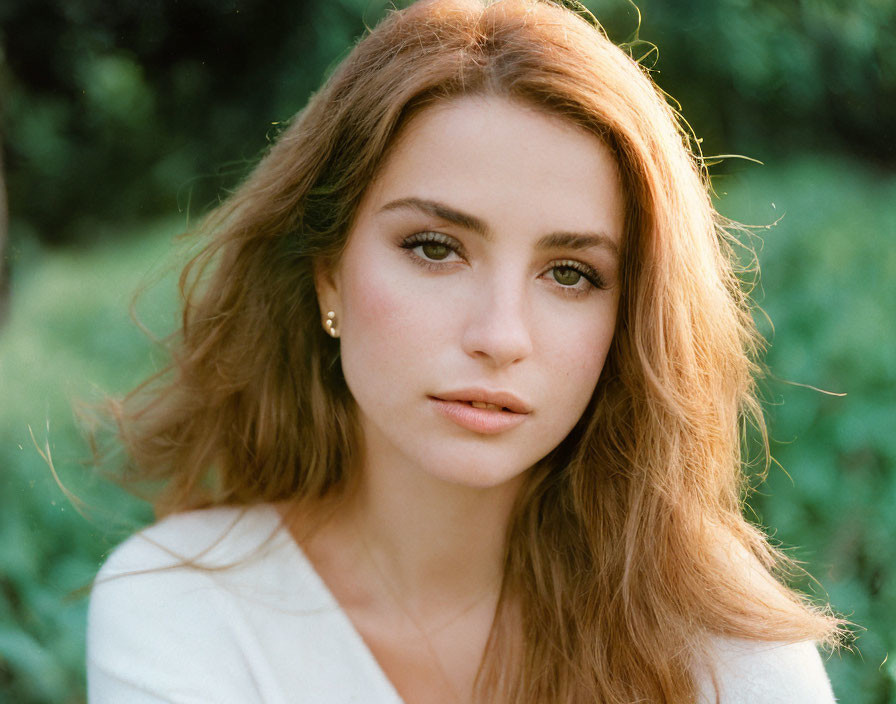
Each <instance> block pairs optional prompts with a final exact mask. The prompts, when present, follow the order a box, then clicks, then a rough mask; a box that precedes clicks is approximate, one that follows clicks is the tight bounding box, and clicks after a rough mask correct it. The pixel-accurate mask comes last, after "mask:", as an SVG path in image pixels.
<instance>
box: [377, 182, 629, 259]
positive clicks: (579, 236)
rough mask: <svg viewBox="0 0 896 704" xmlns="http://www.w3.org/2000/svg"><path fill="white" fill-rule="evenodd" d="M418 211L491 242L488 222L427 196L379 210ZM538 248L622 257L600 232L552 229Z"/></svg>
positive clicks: (398, 201)
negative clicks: (597, 251)
mask: <svg viewBox="0 0 896 704" xmlns="http://www.w3.org/2000/svg"><path fill="white" fill-rule="evenodd" d="M403 209H409V210H417V211H420V212H423V213H426V214H427V215H431V216H433V217H436V218H439V219H440V220H444V221H446V222H450V223H452V224H454V225H458V226H459V227H462V228H464V229H465V230H470V231H471V232H475V233H476V234H477V235H479V236H480V237H482V238H483V239H485V240H486V241H489V240H491V239H492V236H491V232H490V230H489V227H488V225H486V224H485V221H483V220H481V219H480V218H477V217H476V216H475V215H470V214H469V213H464V212H462V211H460V210H457V209H456V208H452V207H451V206H449V205H446V204H444V203H439V202H438V201H434V200H427V199H424V198H413V197H411V198H399V199H397V200H393V201H390V202H388V203H386V205H384V206H383V207H382V208H380V209H379V212H381V213H382V212H384V211H390V210H403ZM535 247H536V249H590V248H592V247H600V248H602V249H606V250H609V251H610V253H612V254H613V255H615V256H617V257H618V256H619V246H618V245H617V244H616V242H615V240H614V239H613V238H612V237H609V236H608V235H605V234H603V233H601V232H565V231H564V232H552V233H551V234H549V235H545V236H544V237H542V238H541V239H539V240H538V242H536V243H535Z"/></svg>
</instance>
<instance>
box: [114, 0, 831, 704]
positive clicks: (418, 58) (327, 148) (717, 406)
mask: <svg viewBox="0 0 896 704" xmlns="http://www.w3.org/2000/svg"><path fill="white" fill-rule="evenodd" d="M467 95H486V96H498V97H502V98H506V99H508V100H511V101H516V102H518V103H520V104H524V105H526V106H530V107H534V108H537V109H538V110H542V111H544V112H546V113H548V114H550V115H553V116H557V117H559V118H561V119H563V120H567V121H569V122H571V123H574V124H576V125H578V126H580V127H581V128H584V129H585V130H588V131H589V132H591V133H593V134H594V135H596V136H597V137H599V138H600V139H601V140H602V141H603V143H604V144H606V145H607V146H608V147H609V149H610V150H611V151H612V153H613V154H614V156H615V158H616V161H617V163H618V166H619V173H620V175H621V179H622V184H623V189H624V191H625V196H626V200H627V208H626V223H625V241H624V247H623V253H622V270H621V285H622V291H621V298H620V309H619V315H618V322H617V329H616V331H615V336H614V341H613V343H612V347H611V350H610V353H609V355H608V357H607V361H606V364H605V367H604V369H603V372H602V374H601V377H600V380H599V382H598V385H597V388H596V390H595V392H594V396H593V398H592V400H591V402H590V404H589V406H588V409H587V410H586V412H585V414H584V415H583V417H582V418H581V420H580V421H579V423H578V424H577V425H576V427H575V428H574V429H573V431H572V432H571V433H570V435H569V436H568V437H567V438H566V439H565V440H564V441H563V442H562V443H561V444H560V446H558V447H557V448H556V449H555V450H554V451H552V452H551V453H550V454H549V455H548V456H547V457H545V458H544V459H543V460H542V461H540V462H539V463H538V464H537V466H535V467H533V468H532V469H531V470H530V472H529V473H528V475H527V483H526V485H525V488H524V491H522V492H521V494H520V496H519V497H518V500H517V504H516V506H515V509H514V512H513V514H512V518H511V524H510V526H509V530H508V538H507V546H506V560H505V568H504V583H503V587H502V594H501V598H500V600H499V604H498V610H497V613H496V616H495V621H494V624H493V627H492V633H491V637H490V639H489V642H488V645H487V647H486V652H485V655H484V658H483V662H482V665H481V668H480V672H479V677H478V679H477V696H478V698H479V699H480V700H481V701H489V702H495V701H503V702H539V703H540V704H549V703H555V704H574V703H577V702H589V703H591V702H595V701H599V702H605V703H616V702H618V703H623V702H624V703H626V704H630V703H631V702H635V701H649V702H692V701H694V697H695V676H694V673H695V671H696V668H698V667H699V666H700V663H701V662H705V659H706V657H707V655H708V653H709V651H710V650H711V648H712V639H713V638H716V637H725V636H727V637H735V638H745V639H755V640H768V641H798V640H806V639H815V640H817V641H821V642H828V643H832V642H833V641H834V639H835V637H836V636H837V633H838V629H839V627H840V622H839V621H837V620H836V619H835V618H833V617H831V616H830V615H829V614H828V612H827V611H826V610H825V609H823V608H818V607H814V606H812V605H811V604H810V603H809V602H808V601H807V600H805V599H804V598H803V597H802V596H800V595H798V594H797V593H795V592H792V591H790V590H789V589H787V588H786V587H785V586H783V584H782V583H781V582H780V581H779V580H778V579H777V578H776V577H775V576H773V575H775V574H777V571H778V570H779V569H780V568H781V566H782V565H785V566H786V565H787V564H788V563H787V560H786V558H785V557H784V556H782V555H781V554H780V553H779V552H777V551H776V550H775V549H774V548H773V547H771V546H770V545H769V543H768V541H767V540H766V539H765V536H764V535H763V534H762V533H761V532H760V531H759V530H757V529H755V528H754V527H752V526H751V525H750V524H748V523H747V522H746V521H745V520H744V518H743V517H742V513H741V508H742V501H743V497H744V492H745V488H746V486H745V479H744V472H743V465H744V461H743V454H744V448H743V445H744V432H745V430H744V429H745V427H746V426H747V425H749V424H753V425H755V426H757V427H758V428H759V434H760V436H762V437H764V425H763V419H762V412H761V409H760V407H759V403H758V401H757V396H756V389H755V378H756V375H757V373H758V371H759V369H758V367H757V362H756V359H757V355H758V354H759V352H760V351H761V348H762V341H761V339H760V337H759V336H758V334H757V331H756V329H755V327H754V324H753V321H752V316H751V311H750V302H749V299H748V296H747V294H746V293H745V289H744V286H743V285H742V282H741V281H740V279H739V277H738V275H737V267H736V265H735V256H734V253H733V251H732V241H733V239H732V237H731V235H730V234H729V232H728V231H727V230H728V229H730V223H727V222H726V221H724V220H723V219H722V218H721V217H720V216H718V215H717V214H716V213H715V211H714V209H713V206H712V202H711V199H710V195H709V181H708V176H707V173H706V170H705V168H704V164H703V161H702V159H701V158H700V155H699V152H698V151H696V149H695V148H694V147H693V146H692V144H693V142H692V140H691V139H690V138H689V136H688V132H687V131H686V130H685V129H684V128H683V126H682V122H681V120H680V118H679V116H678V115H677V113H676V112H675V110H673V109H672V108H671V107H670V105H669V104H668V103H667V101H666V99H665V97H664V94H663V93H662V92H661V91H660V90H659V89H658V88H657V87H656V86H655V85H654V83H653V82H652V80H651V79H650V77H649V76H648V74H647V72H646V71H645V70H644V69H643V68H642V67H641V66H639V64H638V63H637V62H636V61H634V60H633V59H632V58H631V57H630V56H629V55H628V54H627V53H626V52H625V51H623V50H622V49H620V48H619V47H617V46H615V45H614V44H613V43H612V42H611V41H609V40H608V38H607V37H606V36H605V34H604V33H603V31H602V30H601V29H600V27H599V26H593V25H592V24H589V22H587V21H585V20H584V19H583V17H582V16H580V15H579V14H577V13H575V12H573V11H570V10H569V9H566V8H564V7H562V6H561V5H560V4H556V3H553V2H548V1H546V0H498V1H496V2H491V3H489V2H483V0H431V1H427V2H419V3H416V4H413V5H411V6H410V7H408V8H406V9H404V10H395V11H392V12H391V13H390V14H389V15H388V16H387V17H386V18H385V19H384V20H383V21H382V22H381V23H380V24H379V25H378V26H377V27H376V28H375V29H373V30H372V31H370V32H369V33H368V34H367V35H366V36H365V37H364V38H363V39H362V40H361V41H360V42H359V43H358V44H357V45H356V46H355V47H354V49H353V51H352V52H351V53H350V54H349V55H348V56H347V57H346V58H345V60H344V61H342V63H341V64H340V65H339V66H338V68H337V69H336V70H335V72H334V73H333V75H332V76H331V77H330V78H329V79H328V80H327V82H326V83H325V85H324V86H323V88H322V89H321V90H320V91H319V92H318V93H317V94H315V95H314V96H313V97H312V98H311V100H310V102H309V103H308V105H307V107H306V108H305V109H304V110H302V111H301V112H300V113H299V114H298V115H297V116H296V117H295V119H294V120H293V121H292V123H291V124H290V125H289V127H288V128H287V129H285V130H284V131H283V133H282V134H281V135H280V136H279V138H278V139H277V140H276V142H275V144H274V145H273V146H272V147H271V148H270V149H269V151H268V152H267V154H266V155H265V156H264V158H263V159H262V160H261V162H260V163H259V164H258V166H257V167H256V168H255V170H254V171H253V172H252V174H251V175H250V176H249V177H248V178H247V179H246V181H245V182H244V183H243V184H242V185H241V186H240V187H239V188H238V189H237V190H236V191H235V192H234V193H233V194H232V195H231V196H230V197H229V198H228V199H227V200H226V201H225V202H224V203H223V204H222V205H221V206H220V207H218V208H217V209H216V210H215V211H213V212H212V213H211V214H210V215H209V216H208V217H207V218H206V219H205V220H204V222H203V223H202V224H201V225H200V227H199V228H198V229H199V231H200V234H201V236H203V237H206V238H207V242H206V243H205V245H204V249H203V250H202V251H201V252H200V253H199V254H198V256H196V257H195V258H194V259H193V260H191V262H190V263H189V265H188V266H187V268H186V269H185V271H184V272H183V275H182V277H181V290H182V293H183V316H182V322H181V325H180V329H179V331H178V332H177V334H176V335H174V336H173V337H172V338H171V340H170V353H171V364H170V367H169V368H168V369H167V370H165V371H164V372H163V373H162V374H160V375H157V376H156V377H154V378H152V379H151V380H149V381H148V382H146V383H144V384H143V385H141V386H140V387H138V389H136V390H135V391H134V392H132V393H131V394H130V395H129V396H127V397H126V398H125V399H123V400H122V401H120V402H115V403H113V404H111V406H110V409H111V412H112V416H113V418H114V419H115V421H116V422H117V432H118V435H119V437H120V439H121V441H122V442H123V444H124V447H125V449H126V452H127V455H128V459H127V461H126V467H125V468H124V471H123V476H124V478H125V480H126V481H129V482H138V481H150V482H155V483H158V484H160V486H161V490H160V491H159V492H158V493H157V494H156V495H155V503H156V509H157V513H158V514H160V515H164V514H167V513H171V512H175V511H180V510H185V509H188V508H198V507H205V506H212V505H221V504H242V505H248V504H253V503H258V502H274V501H286V502H293V503H298V502H309V501H310V502H315V501H322V500H324V499H327V500H329V499H330V498H333V497H337V498H338V497H339V496H340V495H342V492H344V491H345V490H346V488H347V487H348V486H350V485H351V483H352V478H353V476H356V475H357V473H358V472H359V471H360V466H361V462H360V461H359V458H360V449H361V447H362V438H360V437H358V433H359V430H358V423H357V420H356V409H355V405H354V403H355V402H354V401H353V399H352V397H351V395H350V393H349V392H348V389H347V387H346V385H345V381H344V379H343V377H342V373H341V369H340V365H339V358H338V344H339V343H338V341H337V340H334V339H331V338H330V337H329V336H328V335H327V334H326V333H325V332H324V330H323V328H322V325H321V318H320V310H319V306H318V301H317V298H316V294H315V288H314V268H315V267H316V266H330V265H333V264H335V263H337V262H338V261H339V257H340V254H341V252H342V250H343V248H344V246H345V244H346V239H347V237H348V236H349V234H350V231H351V226H352V221H353V217H354V215H355V212H356V210H357V208H358V204H359V201H360V199H361V197H362V195H363V194H364V192H365V189H366V188H367V186H368V184H370V183H371V181H372V179H373V178H374V177H375V175H376V173H377V170H378V169H379V168H380V167H381V165H382V164H383V162H384V159H385V158H386V156H387V155H388V152H389V148H390V145H392V144H393V142H394V140H395V138H396V135H397V134H398V132H399V131H400V130H401V129H402V127H403V126H404V125H406V124H407V123H408V122H409V121H410V120H412V119H413V118H414V115H415V114H417V113H419V112H420V111H421V110H425V109H426V108H427V107H428V106H430V105H433V104H437V103H440V102H444V101H450V100H453V99H456V98H458V97H460V96H467Z"/></svg>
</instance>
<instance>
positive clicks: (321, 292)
mask: <svg viewBox="0 0 896 704" xmlns="http://www.w3.org/2000/svg"><path fill="white" fill-rule="evenodd" d="M334 269H335V268H334V267H333V266H332V264H330V263H329V262H325V261H324V260H322V259H317V260H315V262H314V265H313V271H314V290H315V292H316V293H317V303H318V305H319V306H320V314H321V315H322V316H326V314H327V312H328V311H331V310H337V308H338V307H339V300H340V299H339V286H338V284H337V276H336V272H335V270H334Z"/></svg>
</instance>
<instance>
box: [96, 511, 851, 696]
mask: <svg viewBox="0 0 896 704" xmlns="http://www.w3.org/2000/svg"><path fill="white" fill-rule="evenodd" d="M185 559H186V560H193V561H194V562H195V563H196V564H198V565H201V566H202V567H203V569H197V568H191V567H189V566H183V565H182V563H183V562H184V560H185ZM231 565H232V566H231ZM209 566H211V567H220V568H221V569H218V570H209V569H204V568H207V567H209ZM714 660H715V663H714V664H715V668H716V673H717V681H718V683H719V685H720V690H721V695H722V698H721V702H722V704H740V703H743V704H748V703H749V704H778V703H780V704H830V703H832V702H834V696H833V693H832V692H831V686H830V682H829V681H828V678H827V675H826V674H825V672H824V667H823V666H822V662H821V658H820V657H819V655H818V652H817V651H816V649H815V647H814V645H813V644H812V643H799V644H795V645H780V644H762V643H746V642H743V643H742V642H735V641H720V642H719V645H718V648H717V651H716V657H715V658H714ZM700 689H701V697H700V702H706V703H709V702H714V701H715V699H714V693H713V689H712V686H711V684H710V682H709V679H708V677H704V678H701V681H700ZM87 690H88V701H89V702H90V704H107V703H112V702H114V703H116V704H118V703H120V702H127V703H128V704H159V703H161V702H168V703H176V704H194V703H195V704H198V703H200V702H202V703H203V704H208V703H211V702H214V703H215V704H250V703H253V702H259V703H261V702H264V703H265V704H286V703H287V702H295V703H300V704H349V702H355V703H357V704H361V703H363V704H403V703H402V700H401V697H399V695H398V693H397V692H396V691H395V688H394V687H393V686H392V683H391V682H390V681H389V680H388V678H387V677H386V675H385V674H384V673H383V671H382V669H381V668H380V666H379V664H378V663H377V661H376V659H375V658H374V656H373V654H372V653H371V651H370V649H369V648H368V647H367V645H366V644H365V643H364V641H363V639H362V638H361V636H360V634H359V633H358V631H357V630H356V629H355V628H354V626H353V625H352V623H351V621H350V620H349V618H348V616H347V615H346V614H345V612H344V611H343V610H342V609H341V608H340V607H339V604H338V603H337V602H336V599H335V598H334V597H333V595H332V594H331V593H330V591H329V590H328V589H327V587H326V585H325V584H324V582H323V580H322V579H321V578H320V576H319V575H318V574H317V572H315V570H314V567H313V566H312V565H311V563H310V562H309V561H308V559H307V557H305V555H304V553H303V552H302V551H301V549H300V548H299V546H298V545H297V544H296V542H295V541H294V540H293V538H292V536H291V535H290V533H289V532H288V531H287V530H285V529H284V528H283V527H282V525H281V523H280V516H279V514H278V512H277V511H276V509H275V508H274V507H273V506H270V505H259V506H254V507H251V508H249V509H237V508H214V509H207V510H203V511H193V512H189V513H182V514H177V515H174V516H170V517H168V518H166V519H164V520H162V521H161V522H159V523H157V524H155V525H153V526H151V527H149V528H147V529H146V530H143V531H141V532H140V533H138V534H137V535H135V536H133V537H131V538H130V539H128V540H127V541H125V542H124V543H123V544H122V545H121V546H119V547H118V548H117V549H116V550H115V551H113V553H112V555H111V556H110V557H109V559H108V560H107V561H106V563H105V565H104V566H103V568H102V570H101V571H100V573H99V575H98V576H97V579H96V581H95V583H94V587H93V593H92V595H91V599H90V610H89V616H88V629H87Z"/></svg>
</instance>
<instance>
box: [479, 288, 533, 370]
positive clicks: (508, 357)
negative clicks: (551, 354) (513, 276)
mask: <svg viewBox="0 0 896 704" xmlns="http://www.w3.org/2000/svg"><path fill="white" fill-rule="evenodd" d="M521 289H522V287H521V286H513V285H508V284H506V283H504V284H502V283H501V282H499V281H496V280H492V281H491V282H490V284H489V285H485V286H482V287H480V288H478V289H477V290H476V291H475V292H474V294H473V296H472V299H473V301H472V304H471V306H470V310H469V311H468V314H467V317H466V326H465V329H464V333H463V349H464V352H466V353H467V354H468V355H470V356H471V357H476V358H479V359H482V360H484V361H487V362H488V363H489V364H490V365H491V366H493V367H495V368H503V367H507V366H509V365H511V364H514V363H515V362H518V361H520V360H522V359H525V358H526V357H527V356H529V355H530V354H531V353H532V334H531V329H530V317H531V316H530V311H529V306H528V302H527V300H526V296H525V294H524V292H523V291H522V290H521Z"/></svg>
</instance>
